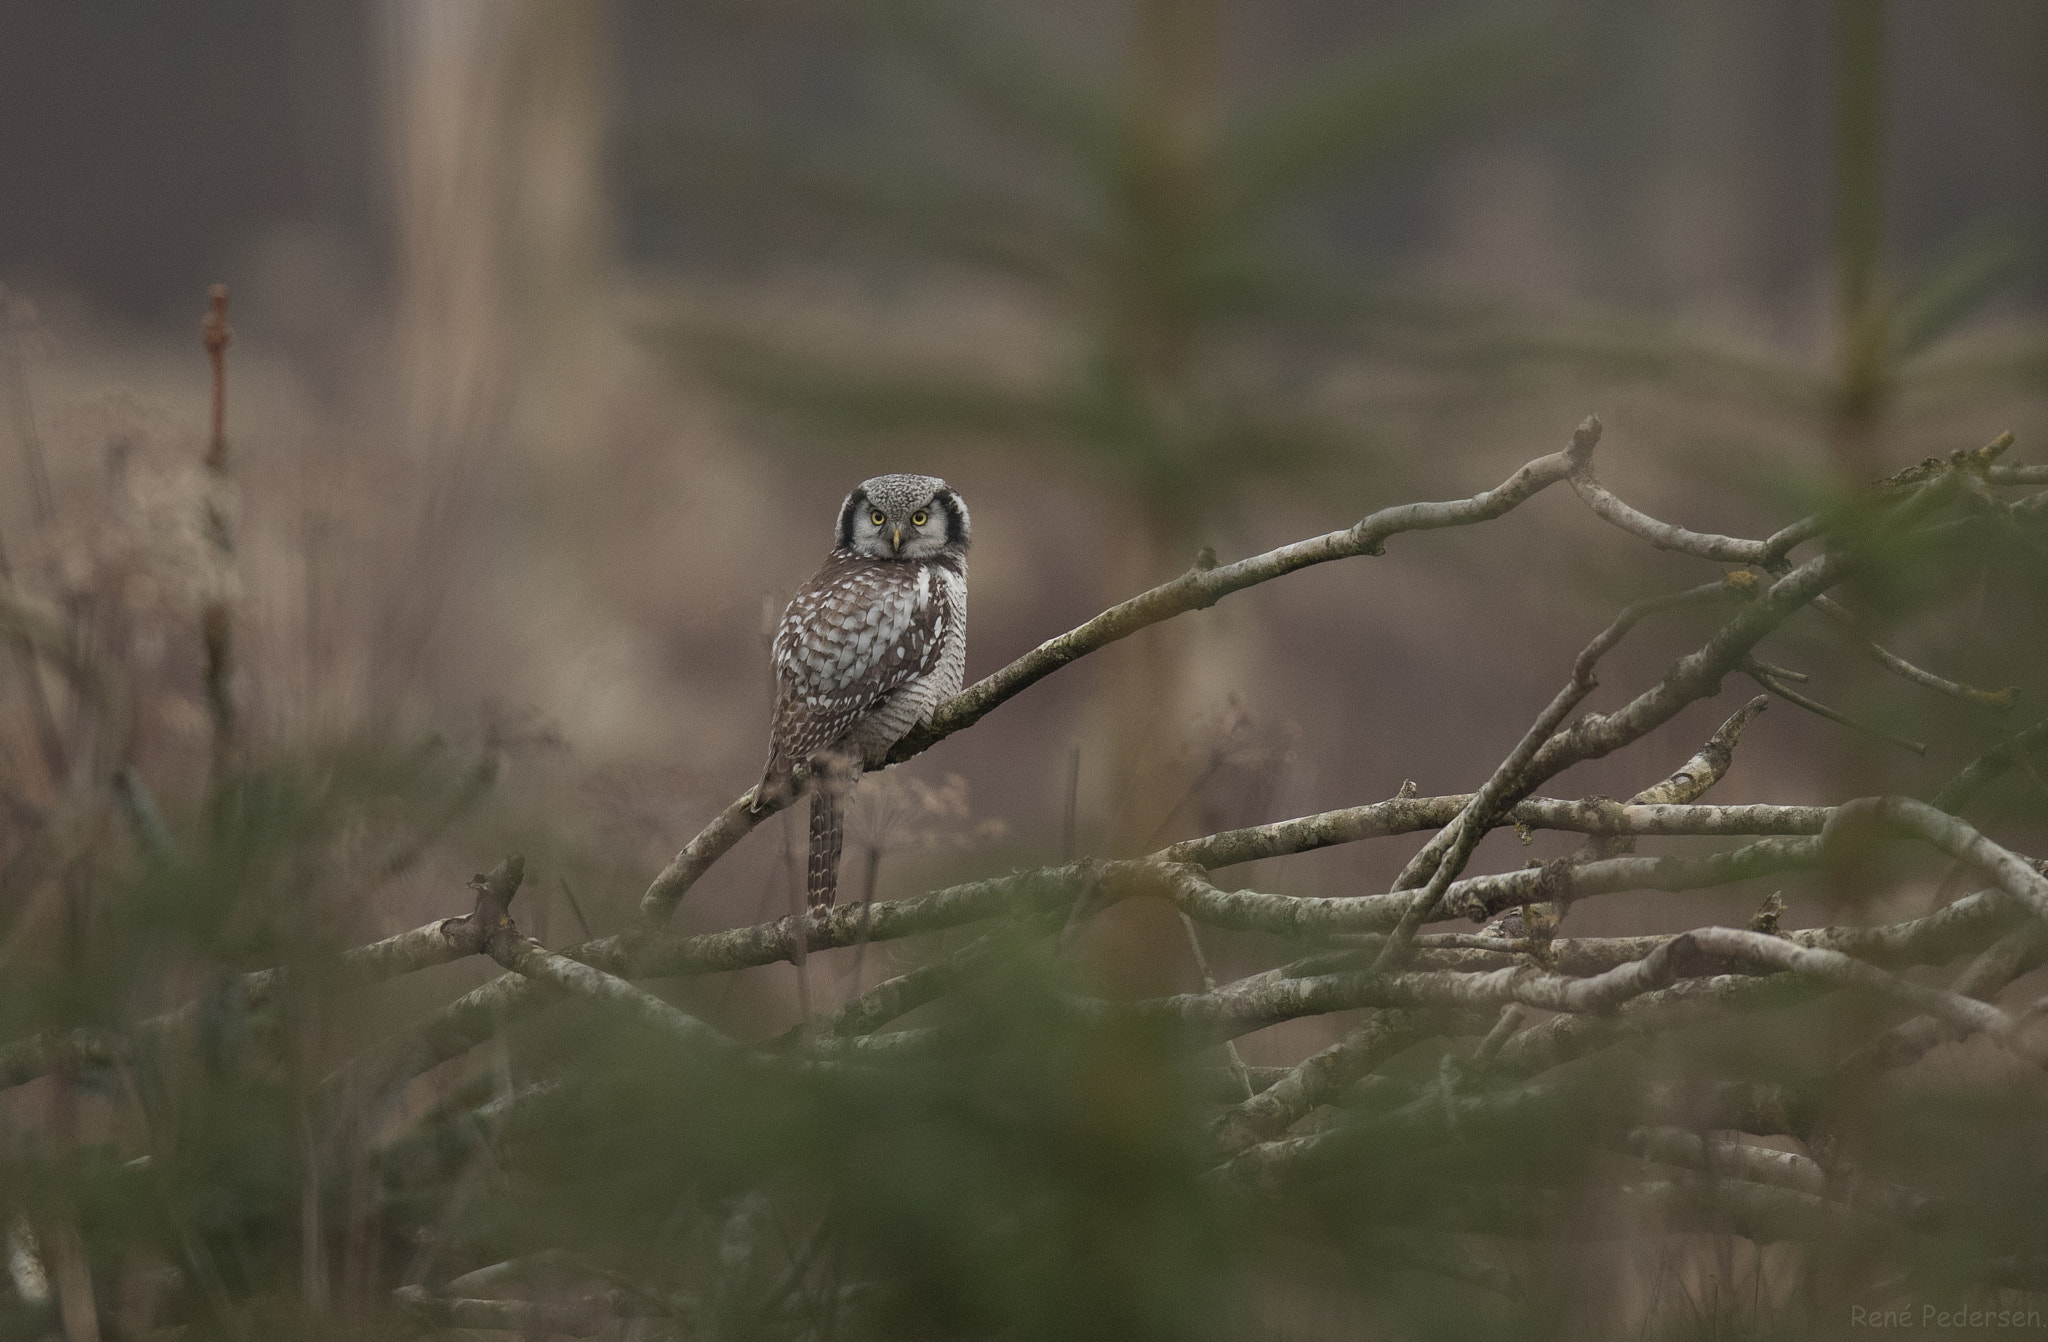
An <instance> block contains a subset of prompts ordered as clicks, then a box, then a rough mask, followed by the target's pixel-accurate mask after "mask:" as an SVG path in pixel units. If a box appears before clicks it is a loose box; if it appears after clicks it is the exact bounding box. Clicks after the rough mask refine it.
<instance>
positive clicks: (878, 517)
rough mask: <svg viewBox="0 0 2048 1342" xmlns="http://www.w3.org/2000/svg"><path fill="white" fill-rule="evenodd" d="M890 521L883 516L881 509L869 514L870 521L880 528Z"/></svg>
mask: <svg viewBox="0 0 2048 1342" xmlns="http://www.w3.org/2000/svg"><path fill="white" fill-rule="evenodd" d="M888 520H889V519H888V518H886V517H884V516H882V514H881V511H880V510H879V509H877V510H876V511H874V512H871V513H869V514H868V521H870V522H873V523H874V524H875V525H876V526H880V525H882V523H884V522H886V521H888Z"/></svg>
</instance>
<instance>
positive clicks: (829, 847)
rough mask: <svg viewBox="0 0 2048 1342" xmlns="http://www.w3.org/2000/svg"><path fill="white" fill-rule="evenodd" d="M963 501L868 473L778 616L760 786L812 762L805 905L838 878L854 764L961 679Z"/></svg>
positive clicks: (938, 488) (876, 759) (869, 757)
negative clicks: (824, 550)
mask: <svg viewBox="0 0 2048 1342" xmlns="http://www.w3.org/2000/svg"><path fill="white" fill-rule="evenodd" d="M967 541H968V522H967V505H966V504H964V503H962V502H961V501H960V496H959V495H958V494H956V493H954V492H953V489H952V487H951V486H949V485H947V483H946V482H945V481H944V480H940V479H937V478H935V477H933V476H929V475H878V476H876V477H875V478H874V479H872V480H864V481H862V482H861V483H860V485H859V486H857V487H856V488H855V489H854V491H853V492H852V493H851V494H848V495H847V496H846V502H845V504H844V505H843V506H841V508H840V509H839V530H838V533H837V536H836V539H835V541H834V543H833V547H832V553H831V554H830V555H828V556H826V558H825V563H824V566H823V567H821V568H820V569H819V570H818V571H817V572H816V573H815V574H813V575H812V576H811V580H810V581H809V582H807V583H805V584H804V585H803V586H802V587H801V588H799V589H797V594H796V596H795V597H793V598H792V599H791V600H790V603H789V609H788V610H786V611H784V612H783V615H782V622H781V623H780V624H779V625H777V626H776V629H775V651H774V657H775V724H774V728H773V731H772V733H771V735H770V738H769V749H768V768H767V771H766V772H765V773H764V774H763V775H762V779H761V788H760V791H759V792H758V793H757V794H756V796H757V797H768V796H772V795H776V793H777V792H778V791H779V790H781V789H785V788H787V787H788V786H789V785H790V778H791V774H792V773H793V771H794V770H795V769H796V768H797V766H799V765H809V766H810V778H811V847H810V864H809V872H808V876H807V880H806V888H807V890H808V892H809V895H810V903H811V907H812V908H830V907H831V905H832V900H833V897H834V896H835V895H836V894H837V892H838V888H839V852H840V848H841V847H842V846H843V844H844V841H845V830H844V820H843V817H844V814H845V807H846V799H847V796H848V794H849V793H851V792H852V790H853V786H854V784H855V783H856V782H857V781H858V780H859V778H860V775H861V772H862V770H864V769H869V768H874V767H876V766H879V765H880V764H881V763H882V761H883V759H884V758H886V757H887V756H888V754H889V748H890V747H891V746H894V745H895V744H896V743H897V742H898V741H900V740H902V739H903V736H904V734H905V733H907V732H908V731H909V730H910V729H911V728H912V727H914V726H916V725H917V724H918V723H919V722H920V721H922V720H923V719H924V718H925V717H926V716H928V715H929V714H930V713H931V711H932V709H934V708H935V707H937V706H938V705H939V704H940V703H942V702H944V701H945V700H946V699H949V698H951V697H952V696H953V695H955V694H958V693H959V692H960V681H961V674H962V672H963V671H964V670H965V668H966V664H967Z"/></svg>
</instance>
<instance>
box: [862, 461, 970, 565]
mask: <svg viewBox="0 0 2048 1342" xmlns="http://www.w3.org/2000/svg"><path fill="white" fill-rule="evenodd" d="M967 540H968V522H967V505H966V504H964V503H962V502H961V501H960V496H959V495H958V494H956V493H954V492H953V487H952V486H951V485H949V484H947V483H946V482H945V481H944V480H941V479H939V478H938V477H937V476H935V475H878V476H876V477H875V478H874V479H872V480H863V481H861V482H860V484H859V485H857V486H856V487H855V488H854V491H853V492H852V493H851V494H848V495H847V496H846V503H845V505H844V506H843V507H841V508H840V510H839V539H838V543H839V548H840V549H842V550H851V551H853V552H854V553H855V554H862V555H866V556H867V557H868V558H870V559H906V560H908V559H936V558H938V557H939V556H941V555H943V554H948V553H951V554H960V553H963V552H965V550H966V549H967Z"/></svg>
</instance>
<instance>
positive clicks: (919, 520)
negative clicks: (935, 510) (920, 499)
mask: <svg viewBox="0 0 2048 1342" xmlns="http://www.w3.org/2000/svg"><path fill="white" fill-rule="evenodd" d="M928 516H929V515H928V514H927V513H926V512H925V511H924V510H923V509H922V508H920V509H918V510H917V511H916V512H914V513H912V514H911V515H910V525H912V526H914V527H921V526H923V525H924V524H925V522H926V520H927V518H928Z"/></svg>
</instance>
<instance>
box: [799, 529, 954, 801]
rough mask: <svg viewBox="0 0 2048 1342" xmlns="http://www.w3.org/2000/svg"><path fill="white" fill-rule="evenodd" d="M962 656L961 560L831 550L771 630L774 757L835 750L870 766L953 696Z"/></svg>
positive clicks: (800, 758)
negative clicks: (880, 556)
mask: <svg viewBox="0 0 2048 1342" xmlns="http://www.w3.org/2000/svg"><path fill="white" fill-rule="evenodd" d="M966 651H967V582H966V565H965V561H964V558H963V557H961V556H958V555H948V556H945V557H943V558H941V559H937V560H933V561H929V562H927V561H915V562H908V561H891V560H877V559H873V558H870V557H868V556H865V555H860V554H855V553H851V552H848V551H844V550H836V551H834V552H833V554H832V555H831V557H830V558H828V559H827V560H826V562H825V565H824V567H823V568H821V569H820V570H819V571H818V573H817V574H816V576H814V577H813V578H812V579H811V581H810V582H808V583H806V584H805V585H804V588H803V589H802V590H801V591H799V592H798V593H797V595H796V597H795V599H793V600H792V601H791V602H790V604H789V609H788V611H787V613H786V614H785V615H784V617H783V620H782V623H781V625H780V626H779V627H778V628H777V630H776V635H775V648H774V658H775V670H776V678H777V683H778V690H779V693H778V696H777V698H778V703H777V706H776V721H775V732H774V751H775V755H776V756H777V757H778V758H780V759H781V760H783V761H784V762H785V764H787V765H794V764H796V763H799V762H802V761H804V760H807V759H809V758H810V757H811V756H813V755H815V754H816V753H817V752H818V751H820V750H823V749H825V748H827V747H829V746H832V745H835V744H839V745H842V746H843V747H844V748H846V749H847V750H848V751H849V752H851V753H855V754H857V755H858V756H859V757H860V758H861V759H862V761H863V762H864V763H866V764H869V765H874V764H879V763H880V762H881V760H882V758H883V757H884V756H886V755H887V754H888V752H889V748H890V747H891V746H893V745H895V744H896V742H897V741H899V740H901V739H902V737H903V736H904V735H905V734H906V733H907V732H909V731H910V729H911V728H912V727H914V726H916V725H917V723H918V722H919V721H920V720H921V719H923V718H924V717H925V716H927V715H928V714H929V713H930V712H931V710H932V709H933V708H934V707H936V706H937V705H938V704H939V703H941V702H943V701H944V700H945V699H947V698H949V697H951V696H952V695H954V694H957V693H959V691H960V685H961V682H962V676H963V673H964V671H965V667H966Z"/></svg>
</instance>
